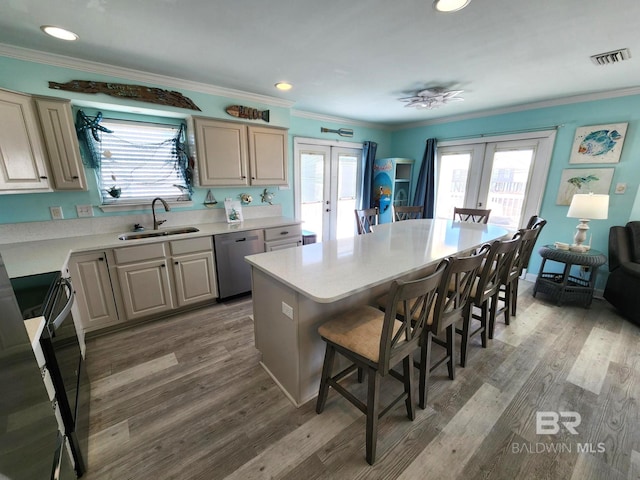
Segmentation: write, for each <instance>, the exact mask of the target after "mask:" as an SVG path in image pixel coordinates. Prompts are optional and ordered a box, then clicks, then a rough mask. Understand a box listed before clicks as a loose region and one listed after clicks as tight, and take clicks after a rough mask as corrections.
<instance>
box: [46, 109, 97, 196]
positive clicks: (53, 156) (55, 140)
mask: <svg viewBox="0 0 640 480" xmlns="http://www.w3.org/2000/svg"><path fill="white" fill-rule="evenodd" d="M36 107H37V109H38V114H39V115H40V125H41V126H42V133H43V135H44V141H45V145H46V147H47V153H48V154H49V166H50V167H51V173H52V176H53V183H54V187H55V189H56V190H86V189H87V181H86V177H85V174H84V168H83V166H82V159H81V157H80V147H79V146H78V136H77V135H76V129H75V125H74V123H73V114H72V113H71V103H70V102H69V101H68V100H58V99H51V98H36Z"/></svg>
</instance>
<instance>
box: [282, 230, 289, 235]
mask: <svg viewBox="0 0 640 480" xmlns="http://www.w3.org/2000/svg"><path fill="white" fill-rule="evenodd" d="M280 235H289V232H287V231H286V230H285V231H284V232H280Z"/></svg>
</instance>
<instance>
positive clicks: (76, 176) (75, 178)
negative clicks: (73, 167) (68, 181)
mask: <svg viewBox="0 0 640 480" xmlns="http://www.w3.org/2000/svg"><path fill="white" fill-rule="evenodd" d="M71 178H72V179H73V180H78V179H79V178H80V177H79V176H78V175H74V176H73V177H71Z"/></svg>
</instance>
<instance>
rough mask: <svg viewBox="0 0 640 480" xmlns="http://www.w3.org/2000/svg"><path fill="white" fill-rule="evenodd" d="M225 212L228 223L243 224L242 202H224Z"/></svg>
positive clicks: (230, 200)
mask: <svg viewBox="0 0 640 480" xmlns="http://www.w3.org/2000/svg"><path fill="white" fill-rule="evenodd" d="M224 212H225V217H226V218H227V223H240V222H242V220H243V219H242V205H241V204H240V200H232V199H230V198H227V199H225V201H224Z"/></svg>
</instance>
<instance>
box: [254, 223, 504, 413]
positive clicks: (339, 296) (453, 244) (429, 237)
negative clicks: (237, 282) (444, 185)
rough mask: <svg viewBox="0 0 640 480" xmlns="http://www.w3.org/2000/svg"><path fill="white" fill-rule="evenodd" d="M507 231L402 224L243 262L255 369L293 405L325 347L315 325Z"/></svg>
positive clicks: (301, 399)
mask: <svg viewBox="0 0 640 480" xmlns="http://www.w3.org/2000/svg"><path fill="white" fill-rule="evenodd" d="M508 233H509V232H508V231H507V230H506V229H504V228H500V227H497V226H495V225H483V224H476V223H467V222H453V221H451V220H440V219H435V220H432V219H423V220H405V221H402V222H394V223H387V224H382V225H377V226H375V227H374V231H373V233H369V234H366V235H357V236H355V237H353V238H345V239H339V240H332V241H327V242H322V243H314V244H310V245H304V246H302V247H297V248H289V249H284V250H277V251H273V252H267V253H260V254H256V255H250V256H247V257H245V260H246V261H247V262H248V263H249V264H250V265H251V271H252V292H253V317H254V335H255V345H256V348H257V349H258V350H259V351H260V352H261V354H262V360H261V365H262V366H263V367H264V368H265V370H266V371H267V372H268V373H269V375H270V376H271V377H272V378H273V379H274V381H275V382H276V383H277V384H278V385H279V386H280V388H281V389H282V390H283V391H284V393H285V395H286V396H287V397H288V398H289V399H290V400H291V401H292V402H293V403H294V404H295V405H296V406H300V405H302V404H304V403H306V402H307V401H309V400H311V399H312V398H314V397H315V396H316V395H317V394H318V386H319V384H320V374H321V372H322V362H323V358H324V349H325V345H324V342H323V341H322V339H321V338H320V335H319V334H318V332H317V329H318V326H320V325H321V324H322V323H324V322H326V321H327V320H328V319H329V318H330V317H331V316H332V315H333V314H335V313H338V312H341V311H344V310H346V309H348V308H351V307H353V306H355V305H362V304H367V303H372V302H373V301H374V300H375V299H376V298H377V297H379V296H380V295H383V294H384V293H386V291H387V290H388V289H389V285H390V284H391V282H392V281H393V280H395V279H404V280H406V279H414V278H419V277H421V276H424V275H426V274H428V273H429V272H430V271H431V270H433V269H434V268H435V266H436V265H437V264H438V263H439V262H440V260H442V259H443V258H445V257H448V256H451V255H456V254H460V253H464V252H468V251H469V250H472V249H474V248H476V247H479V246H480V245H483V244H484V243H487V242H491V241H493V240H496V239H498V238H501V237H503V236H505V235H507V234H508Z"/></svg>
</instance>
